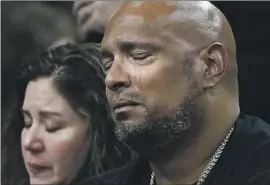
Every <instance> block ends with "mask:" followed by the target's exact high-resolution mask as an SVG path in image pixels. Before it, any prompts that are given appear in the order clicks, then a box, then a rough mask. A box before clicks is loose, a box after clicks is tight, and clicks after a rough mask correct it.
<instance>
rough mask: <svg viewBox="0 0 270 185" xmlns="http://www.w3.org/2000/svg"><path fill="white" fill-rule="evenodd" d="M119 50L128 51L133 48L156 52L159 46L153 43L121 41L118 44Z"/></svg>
mask: <svg viewBox="0 0 270 185" xmlns="http://www.w3.org/2000/svg"><path fill="white" fill-rule="evenodd" d="M119 48H120V50H121V51H124V52H125V51H130V50H132V49H135V48H143V49H149V50H157V49H159V48H160V45H158V44H156V43H154V42H141V41H121V42H119Z"/></svg>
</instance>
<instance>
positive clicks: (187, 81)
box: [101, 1, 270, 185]
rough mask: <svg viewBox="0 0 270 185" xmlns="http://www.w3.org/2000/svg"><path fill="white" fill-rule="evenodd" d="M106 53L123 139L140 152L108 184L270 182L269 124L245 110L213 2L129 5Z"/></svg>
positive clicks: (231, 46)
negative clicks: (241, 110) (244, 111)
mask: <svg viewBox="0 0 270 185" xmlns="http://www.w3.org/2000/svg"><path fill="white" fill-rule="evenodd" d="M102 55H103V61H102V62H103V65H104V67H105V69H106V70H107V76H106V80H105V83H106V87H107V88H106V94H107V98H108V101H109V103H110V107H111V110H112V115H113V117H114V118H115V120H116V123H117V124H116V125H117V126H116V134H117V137H118V139H119V140H120V141H122V142H125V143H127V144H129V145H130V146H131V147H132V148H133V149H134V150H135V151H136V152H138V153H139V154H140V156H141V159H139V158H138V157H137V156H136V153H131V156H130V162H129V163H127V164H126V165H124V166H123V167H122V168H118V169H116V170H115V171H114V172H109V173H107V174H106V175H108V174H110V175H111V176H110V177H111V178H112V177H113V178H112V179H113V180H112V181H110V183H113V184H119V185H120V184H123V185H176V184H177V185H179V184H181V185H269V184H270V127H269V125H268V124H266V123H265V122H263V121H262V120H260V119H259V118H256V117H252V116H247V115H242V114H240V108H239V103H238V102H239V101H238V81H237V65H236V46H235V40H234V36H233V33H232V30H231V27H230V25H229V23H228V21H227V20H226V18H225V17H224V15H223V14H222V13H221V12H220V11H219V10H218V9H217V8H216V7H215V6H213V5H212V4H211V3H209V2H206V1H203V2H199V1H187V2H184V1H164V2H162V1H132V2H127V3H125V4H124V5H122V6H121V7H120V8H119V9H118V10H117V11H116V12H115V13H114V14H113V16H112V17H111V18H110V21H109V23H108V25H107V27H106V30H105V35H104V38H103V41H102ZM145 160H147V161H148V163H145ZM138 161H140V162H138ZM101 179H103V180H104V179H109V178H108V176H106V177H102V178H101ZM105 184H106V183H105Z"/></svg>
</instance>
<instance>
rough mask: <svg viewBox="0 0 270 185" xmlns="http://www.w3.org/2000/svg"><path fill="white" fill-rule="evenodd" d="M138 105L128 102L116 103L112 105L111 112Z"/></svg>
mask: <svg viewBox="0 0 270 185" xmlns="http://www.w3.org/2000/svg"><path fill="white" fill-rule="evenodd" d="M138 105H140V104H139V103H137V102H134V101H129V100H125V101H118V102H116V103H115V104H114V106H113V110H114V111H116V110H117V109H121V108H124V107H131V106H138Z"/></svg>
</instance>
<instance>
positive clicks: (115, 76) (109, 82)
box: [105, 60, 131, 91]
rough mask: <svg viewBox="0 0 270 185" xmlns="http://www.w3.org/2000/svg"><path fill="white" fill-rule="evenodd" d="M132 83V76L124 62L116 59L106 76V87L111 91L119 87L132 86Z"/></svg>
mask: <svg viewBox="0 0 270 185" xmlns="http://www.w3.org/2000/svg"><path fill="white" fill-rule="evenodd" d="M130 83H131V82H130V76H129V74H128V71H127V70H126V69H125V67H124V64H123V62H121V61H120V60H117V61H114V62H113V64H112V66H111V68H110V69H109V70H108V72H107V75H106V78H105V84H106V87H107V88H108V89H110V90H111V91H116V90H118V89H119V88H123V87H128V86H130Z"/></svg>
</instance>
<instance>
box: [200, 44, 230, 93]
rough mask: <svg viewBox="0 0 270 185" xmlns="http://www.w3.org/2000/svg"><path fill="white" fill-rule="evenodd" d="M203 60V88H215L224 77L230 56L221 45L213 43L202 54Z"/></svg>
mask: <svg viewBox="0 0 270 185" xmlns="http://www.w3.org/2000/svg"><path fill="white" fill-rule="evenodd" d="M201 55H203V56H202V58H203V62H204V63H203V68H202V72H203V74H202V77H203V84H202V85H203V88H213V87H214V86H215V85H216V84H217V83H218V82H219V81H220V79H221V78H222V77H223V75H224V74H225V71H226V66H227V62H228V54H227V51H226V49H225V47H224V46H223V45H222V44H221V43H213V44H212V45H210V46H209V47H207V48H205V49H204V50H203V51H202V52H201Z"/></svg>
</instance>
